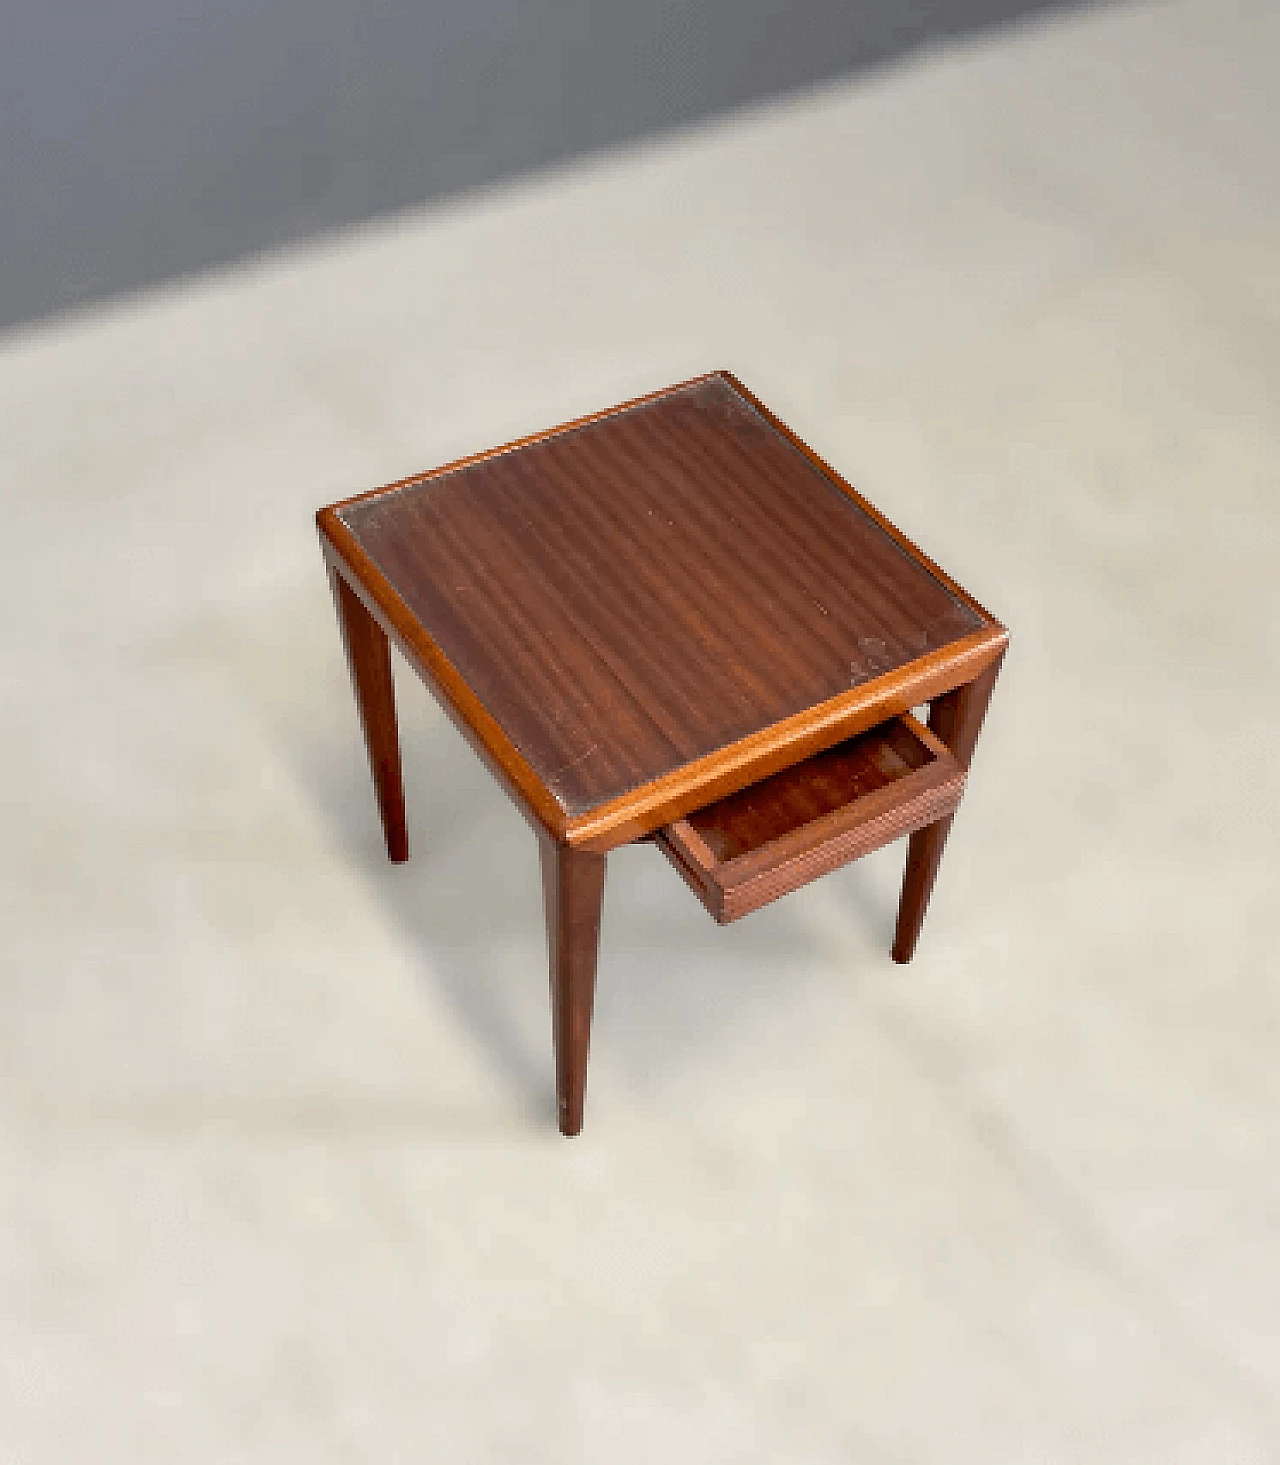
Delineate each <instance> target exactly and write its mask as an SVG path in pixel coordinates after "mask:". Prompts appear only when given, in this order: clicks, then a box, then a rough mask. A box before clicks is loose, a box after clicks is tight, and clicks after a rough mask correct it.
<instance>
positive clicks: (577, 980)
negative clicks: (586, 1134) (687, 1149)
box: [539, 835, 605, 1135]
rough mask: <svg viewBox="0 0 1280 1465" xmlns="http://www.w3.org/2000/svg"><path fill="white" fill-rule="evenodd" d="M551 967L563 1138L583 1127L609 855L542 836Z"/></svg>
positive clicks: (557, 1091)
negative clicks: (597, 963)
mask: <svg viewBox="0 0 1280 1465" xmlns="http://www.w3.org/2000/svg"><path fill="white" fill-rule="evenodd" d="M539 847H540V853H541V857H542V892H543V897H544V899H545V901H546V908H547V949H548V953H549V956H550V964H551V1027H552V1034H553V1037H554V1040H555V1052H556V1117H557V1119H558V1121H559V1124H560V1133H561V1134H569V1135H572V1134H577V1133H578V1131H579V1130H580V1129H581V1128H582V1104H583V1096H584V1095H585V1093H586V1087H587V1050H588V1048H589V1047H590V1044H591V1008H592V1003H593V1001H594V998H595V988H596V953H597V951H598V950H599V946H600V913H601V910H602V908H603V906H604V863H605V857H604V855H598V854H594V853H592V852H591V851H588V850H576V849H572V848H570V846H568V845H567V844H558V843H556V841H555V840H553V839H551V838H550V837H549V836H547V835H542V836H540V838H539Z"/></svg>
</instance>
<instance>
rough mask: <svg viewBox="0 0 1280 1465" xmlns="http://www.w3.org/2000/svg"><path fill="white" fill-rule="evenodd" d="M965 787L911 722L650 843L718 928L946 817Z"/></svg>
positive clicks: (834, 751) (948, 758)
mask: <svg viewBox="0 0 1280 1465" xmlns="http://www.w3.org/2000/svg"><path fill="white" fill-rule="evenodd" d="M964 777H965V775H964V770H963V769H962V768H961V767H960V765H959V764H958V763H957V762H956V760H955V759H954V758H953V757H952V755H951V753H950V752H949V751H948V750H947V748H946V746H945V745H944V744H943V743H942V742H940V741H939V740H938V738H936V737H935V736H934V734H933V733H931V732H930V731H929V729H928V728H927V727H925V726H924V725H923V723H921V722H918V721H917V720H916V719H915V718H914V717H912V716H910V715H909V714H908V715H907V716H904V717H897V718H894V719H893V720H892V721H891V722H886V723H883V724H882V725H881V726H880V727H876V728H872V729H870V730H869V731H868V732H864V733H859V734H858V735H857V737H853V738H850V739H849V740H848V741H847V742H843V743H839V744H837V745H836V746H835V747H834V748H828V749H827V751H826V752H824V753H818V754H815V756H814V757H812V758H808V759H806V760H805V761H804V762H803V763H797V764H796V765H795V766H794V767H793V768H788V769H785V770H784V771H783V772H782V773H777V774H774V776H773V777H772V778H766V779H764V780H763V781H762V782H760V783H757V784H753V785H752V786H751V787H749V788H745V789H742V790H740V791H739V792H738V793H736V794H731V795H730V796H729V797H728V798H725V799H721V800H719V801H718V802H717V803H714V804H708V805H707V807H706V808H705V809H699V810H698V811H697V812H696V813H693V814H690V815H688V816H687V817H686V818H684V819H679V820H677V821H676V822H675V823H674V824H668V825H667V826H666V828H665V829H661V830H659V831H658V834H657V843H658V845H659V847H660V848H661V849H662V850H663V852H664V853H665V854H666V856H667V858H668V859H669V860H670V861H671V863H672V864H673V865H674V866H675V867H676V869H677V870H679V872H680V874H681V875H683V876H684V879H685V881H686V882H687V884H688V885H689V886H690V888H691V889H692V890H693V892H694V894H695V895H697V896H698V898H699V899H700V900H701V901H702V903H703V905H705V906H706V908H707V909H708V910H709V911H710V912H711V914H712V915H713V916H714V917H715V918H716V920H717V921H719V922H721V923H722V924H723V923H724V922H726V921H733V920H736V919H737V918H738V917H739V916H745V915H747V914H748V912H750V911H753V910H756V909H757V908H758V907H759V906H762V905H767V904H768V903H769V902H770V901H772V900H777V899H778V897H779V896H781V895H787V894H788V893H789V892H790V891H792V890H797V889H798V888H799V887H800V886H802V885H807V884H808V883H809V881H811V880H816V879H817V878H818V877H819V876H820V875H826V874H828V873H829V872H830V871H831V870H835V869H837V868H839V866H841V865H846V864H848V863H849V861H850V860H856V859H858V858H859V856H861V855H865V854H869V853H870V852H871V851H872V850H873V849H879V847H880V846H881V845H883V844H887V843H888V842H889V841H890V840H893V839H899V838H901V836H902V835H904V834H909V833H910V832H911V831H912V830H914V829H920V828H921V827H923V826H924V825H926V824H932V823H933V822H934V820H936V819H941V818H942V817H943V816H944V815H946V814H949V813H951V811H952V810H953V809H954V808H955V807H956V805H957V804H958V803H959V802H960V795H961V793H962V792H963V791H964Z"/></svg>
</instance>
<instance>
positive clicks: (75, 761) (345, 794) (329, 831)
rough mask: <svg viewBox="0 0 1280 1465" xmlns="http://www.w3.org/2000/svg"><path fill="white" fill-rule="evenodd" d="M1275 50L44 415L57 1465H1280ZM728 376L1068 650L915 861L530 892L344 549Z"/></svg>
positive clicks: (1010, 50)
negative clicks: (406, 828)
mask: <svg viewBox="0 0 1280 1465" xmlns="http://www.w3.org/2000/svg"><path fill="white" fill-rule="evenodd" d="M1278 66H1280V25H1278V23H1277V12H1276V11H1275V9H1274V8H1273V7H1272V6H1270V5H1269V4H1267V3H1266V0H1254V3H1252V4H1248V3H1246V4H1241V5H1238V6H1234V7H1226V6H1224V5H1222V4H1219V3H1215V0H1205V3H1200V4H1167V5H1162V6H1150V7H1140V8H1131V9H1123V8H1122V9H1113V10H1108V11H1105V12H1097V13H1092V14H1084V15H1078V16H1076V17H1074V18H1071V19H1065V20H1060V21H1057V22H1055V23H1052V24H1047V25H1044V24H1038V25H1035V26H1027V27H1025V28H1023V29H1020V30H1016V31H1012V32H1007V33H1004V34H1003V35H1001V36H999V37H996V38H991V39H988V40H987V41H984V42H983V43H982V44H981V45H979V46H976V47H973V48H971V49H966V50H960V51H955V52H952V53H948V54H946V55H942V56H938V57H933V58H926V59H925V60H923V61H920V62H918V63H915V64H913V65H912V66H911V67H909V68H904V69H900V70H889V71H885V72H883V73H881V74H879V75H877V76H874V77H872V78H869V79H868V78H863V79H862V80H860V81H859V82H857V83H856V84H854V85H852V86H849V87H846V88H843V89H836V90H831V91H827V92H824V93H822V94H821V95H818V96H815V97H813V98H811V99H808V100H806V101H804V102H802V103H799V104H794V105H790V106H787V107H783V108H775V109H771V110H767V111H764V112H761V113H759V114H758V115H755V116H753V117H751V118H748V119H745V120H743V119H739V120H737V121H735V122H732V123H726V124H723V125H720V126H717V127H715V128H712V129H709V130H704V131H700V132H698V133H696V134H691V135H689V136H687V137H685V138H682V139H679V140H676V141H674V142H667V143H664V144H662V145H660V146H655V147H652V148H648V149H646V150H644V151H641V152H638V153H635V154H633V155H629V156H626V157H618V158H613V159H608V160H605V161H601V162H597V163H594V164H591V165H588V166H584V167H580V168H578V169H576V170H573V171H569V172H565V173H563V174H560V175H555V176H550V177H544V178H541V179H537V180H534V181H531V182H528V183H526V184H524V185H522V186H521V187H519V188H517V189H514V190H509V191H505V192H502V193H494V194H492V195H487V196H481V197H477V198H473V199H471V200H469V201H465V202H463V203H461V204H458V205H456V206H454V207H451V208H450V209H448V210H445V211H437V212H430V213H424V214H421V215H416V216H413V217H410V218H407V219H404V220H401V221H399V222H398V223H397V224H396V225H394V226H384V227H380V228H378V229H373V230H369V231H367V232H365V233H363V234H361V235H359V236H355V237H350V238H347V239H345V240H342V241H338V242H336V243H331V244H329V245H326V246H325V247H317V248H316V249H314V250H313V251H311V252H309V253H305V254H299V255H293V256H291V257H289V258H287V259H272V260H268V261H265V262H259V263H258V264H255V265H253V266H246V267H244V268H243V269H241V270H238V271H235V272H231V273H228V274H224V275H221V276H219V277H216V278H211V279H207V280H205V281H202V282H199V283H198V284H196V285H194V286H192V287H191V288H189V289H188V290H186V291H185V292H183V293H181V294H166V295H161V296H156V297H152V298H147V299H144V300H140V301H137V302H133V303H131V304H129V305H127V306H117V307H113V308H112V309H110V310H108V311H103V312H99V313H97V314H92V315H86V316H84V317H82V318H79V319H77V320H74V321H68V322H64V323H63V324H62V325H60V326H58V327H56V328H50V329H47V330H45V331H43V332H41V333H39V334H32V335H28V336H24V337H12V338H10V339H9V340H8V342H7V343H5V344H3V345H0V475H2V476H3V494H4V498H3V522H4V543H5V551H6V552H5V555H4V572H3V575H0V754H2V758H0V768H2V771H0V815H2V822H0V929H2V931H3V940H2V942H0V959H2V961H3V967H2V973H0V1459H2V1460H4V1461H5V1462H6V1465H8V1462H13V1465H72V1462H80V1461H91V1462H93V1465H116V1462H120V1465H124V1462H128V1465H149V1462H165V1465H171V1462H175V1461H181V1462H192V1465H203V1462H225V1461H230V1460H234V1461H236V1462H238V1465H251V1462H253V1465H256V1462H263V1465H266V1462H282V1461H288V1462H293V1461H298V1462H307V1465H327V1462H330V1461H333V1462H347V1461H366V1460H367V1461H377V1462H385V1461H399V1460H415V1461H419V1460H427V1461H465V1462H472V1461H475V1462H504V1465H505V1462H512V1461H519V1462H530V1465H537V1462H544V1461H545V1462H556V1465H563V1462H578V1461H582V1462H588V1461H590V1462H597V1461H609V1462H632V1461H636V1462H640V1461H645V1462H648V1461H654V1460H664V1461H698V1462H708V1461H710V1462H762V1465H763V1462H774V1461H787V1462H789V1465H818V1462H823V1465H826V1462H858V1465H861V1462H869V1465H871V1462H874V1465H878V1462H886V1465H900V1462H901V1465H914V1462H939V1465H942V1462H945V1465H957V1462H969V1461H972V1462H975V1465H977V1462H981V1465H1004V1462H1010V1465H1013V1462H1017V1465H1023V1462H1037V1465H1038V1462H1065V1461H1071V1462H1074V1461H1081V1462H1085V1461H1088V1462H1099V1461H1108V1462H1111V1461H1115V1462H1126V1465H1139V1462H1142V1465H1145V1462H1151V1465H1157V1462H1158V1465H1171V1462H1184V1461H1185V1462H1230V1465H1253V1462H1262V1461H1274V1460H1277V1459H1280V1167H1277V1165H1276V1163H1275V1161H1276V1156H1277V1155H1278V1154H1280V1062H1277V1056H1278V1044H1280V1032H1278V1016H1280V977H1278V967H1280V962H1278V961H1277V955H1276V945H1277V940H1276V935H1275V906H1276V891H1277V888H1278V885H1280V882H1278V880H1277V876H1278V875H1280V859H1278V858H1277V814H1278V811H1280V797H1278V787H1277V785H1278V775H1277V771H1276V770H1277V760H1276V758H1275V756H1274V750H1275V745H1276V739H1275V731H1274V730H1275V726H1276V723H1277V720H1278V718H1280V691H1278V687H1280V678H1277V656H1278V646H1280V597H1277V596H1276V594H1275V579H1276V575H1275V571H1276V555H1277V530H1278V528H1280V491H1278V483H1277V479H1278V470H1277V464H1278V463H1280V408H1278V406H1277V403H1278V402H1280V291H1278V288H1277V281H1278V280H1280V274H1278V273H1277V270H1276V267H1275V265H1276V259H1277V257H1278V253H1280V127H1277V104H1276V101H1275V94H1274V85H1273V83H1274V77H1275V74H1276V71H1277V67H1278ZM719 365H725V366H729V367H731V368H733V369H734V370H736V371H737V372H738V373H739V374H740V375H741V376H742V377H743V379H744V380H745V381H746V382H747V383H748V384H749V385H750V386H751V387H752V388H753V389H754V390H756V391H757V392H759V393H760V394H761V395H762V396H763V397H764V398H765V400H767V401H768V402H769V403H770V404H771V405H772V406H774V407H775V409H776V410H778V411H779V412H780V413H781V414H782V415H783V416H784V417H786V418H787V419H788V420H790V421H791V423H792V424H793V425H794V426H795V427H796V428H797V429H798V430H799V431H800V432H801V433H802V434H803V435H804V436H806V437H808V438H809V439H810V441H812V442H813V443H814V445H815V446H816V447H817V448H818V449H819V451H821V452H823V453H824V454H825V455H826V456H828V457H829V458H831V459H832V460H833V461H834V462H835V463H836V464H837V465H839V466H840V467H841V468H842V469H843V470H844V471H845V472H846V473H847V474H848V475H849V476H850V477H851V478H852V479H853V480H854V481H855V482H856V483H858V484H859V486H860V487H861V488H863V490H864V491H865V492H867V493H868V494H869V496H870V497H871V498H872V499H873V500H874V501H876V502H877V503H878V504H879V505H880V506H881V507H883V508H884V509H885V510H886V511H887V512H888V513H890V515H891V516H892V517H894V518H895V519H896V520H897V521H898V522H899V523H900V524H901V525H902V526H903V527H904V528H905V529H906V530H907V531H908V532H909V533H911V534H913V535H915V536H916V537H918V538H919V539H920V540H921V541H922V542H923V544H924V546H925V547H926V549H927V550H928V551H929V552H930V553H932V554H934V555H935V556H936V557H937V558H938V559H939V560H941V561H942V562H943V563H944V564H946V566H947V567H948V569H950V570H952V571H953V572H954V573H955V574H956V575H957V577H958V578H959V579H960V580H961V581H962V582H963V583H964V584H965V585H966V586H967V587H968V588H970V589H971V590H972V591H973V592H974V593H975V594H976V595H977V596H978V598H979V599H981V600H983V601H984V602H986V603H987V604H989V605H990V606H991V608H992V609H993V610H994V611H995V612H996V613H997V614H999V615H1001V616H1002V617H1003V618H1005V619H1006V620H1007V622H1008V624H1009V625H1010V626H1011V627H1012V628H1013V631H1014V647H1013V651H1012V653H1011V655H1010V658H1009V661H1008V663H1007V666H1006V671H1005V673H1004V676H1003V678H1002V681H1001V685H1000V687H999V689H998V692H997V698H996V701H995V703H994V704H993V709H992V713H991V717H990V719H989V722H988V728H987V731H986V733H985V735H984V741H983V743H982V744H981V745H980V747H979V751H978V757H977V761H976V763H975V767H974V774H973V777H972V780H971V784H970V790H969V794H968V796H967V800H966V805H965V807H964V808H963V809H962V811H961V814H960V817H959V819H958V821H957V824H956V829H955V833H954V835H953V839H952V844H951V848H950V850H949V853H948V858H947V860H946V862H945V863H944V866H943V871H942V876H941V878H940V881H939V886H938V890H937V894H936V896H935V899H934V905H933V909H932V911H931V914H930V918H929V921H928V923H927V924H926V927H925V933H924V938H923V940H922V943H921V949H920V954H919V956H918V957H917V960H916V962H915V963H914V964H913V965H912V966H911V967H909V968H905V969H899V968H896V967H894V966H893V965H892V964H891V963H890V962H889V960H888V956H887V950H888V945H889V937H890V928H891V923H892V912H893V904H894V899H895V895H896V886H897V880H898V876H899V869H900V861H901V853H900V851H898V850H894V851H889V852H887V853H882V854H880V855H877V856H875V857H873V858H872V859H870V860H868V861H866V862H863V863H862V864H860V865H858V866H856V867H854V868H852V869H850V870H846V871H843V872H840V873H839V874H837V875H835V876H832V877H830V878H829V879H827V880H825V881H823V882H821V883H819V884H818V885H816V886H813V887H810V888H809V889H808V890H806V891H805V892H803V893H801V894H799V895H797V896H796V897H793V898H792V899H790V900H788V901H785V902H783V903H782V904H781V905H779V906H776V907H773V908H771V909H769V910H768V911H764V912H761V913H759V914H758V915H756V916H753V917H751V918H749V919H748V920H747V921H745V922H743V923H741V924H740V925H738V926H736V927H731V928H728V929H725V930H718V929H717V928H715V927H714V926H713V925H712V924H711V923H710V921H708V919H707V918H706V916H705V915H704V913H703V912H702V910H701V908H700V907H698V906H697V904H696V903H695V902H694V901H693V900H692V899H691V898H690V896H689V894H688V892H687V891H686V890H685V889H684V888H683V886H682V885H681V883H680V881H679V880H678V879H677V877H676V876H675V874H674V873H673V872H672V871H671V870H670V869H669V868H668V867H667V866H666V864H665V863H664V862H663V861H662V860H661V859H660V857H659V856H658V855H657V854H656V853H655V852H653V851H652V850H648V849H642V850H635V851H626V852H623V853H622V854H621V855H619V856H617V857H616V858H615V859H614V861H613V864H612V869H611V876H610V887H609V893H608V899H607V909H606V921H605V931H604V946H603V958H602V962H601V973H600V987H599V998H598V1013H597V1021H596V1030H595V1042H594V1052H593V1060H592V1070H591V1079H590V1085H589V1092H588V1114H587V1128H586V1132H585V1133H584V1135H583V1137H582V1138H581V1139H580V1140H579V1141H576V1142H573V1143H567V1142H564V1141H561V1140H559V1139H558V1138H557V1137H556V1135H555V1133H554V1130H553V1127H552V1122H551V1107H552V1106H551V1097H550V1071H551V1066H550V1042H549V1028H548V1015H547V1008H546V992H545V967H544V948H543V932H542V927H541V912H540V893H539V890H538V885H537V870H536V860H535V851H534V844H533V840H532V837H531V836H530V834H529V833H528V831H527V829H526V828H525V826H524V824H523V823H522V821H521V820H520V818H519V817H518V816H517V815H516V814H515V812H514V811H513V810H512V809H511V808H510V806H509V805H507V804H506V803H505V801H504V799H503V797H502V795H501V794H500V793H499V792H498V791H497V790H496V788H495V787H494V786H493V785H492V784H491V783H490V782H489V780H488V778H487V775H485V774H484V772H483V770H481V769H480V767H479V766H478V765H477V764H476V763H475V762H474V760H473V759H472V757H471V755H470V754H469V753H468V752H467V750H466V748H465V747H464V746H463V745H462V743H461V742H460V740H459V739H458V737H457V736H456V735H455V734H454V733H453V732H452V730H451V729H450V728H449V727H448V725H447V724H444V723H443V721H442V719H441V718H440V716H439V715H438V714H436V713H435V712H434V711H433V709H432V707H431V705H430V704H429V702H428V699H427V697H426V694H425V693H423V692H422V691H421V690H420V689H418V688H417V687H416V686H415V685H413V684H412V682H411V681H410V679H409V678H408V677H405V678H403V679H402V682H401V685H402V704H403V722H404V730H405V742H406V752H407V776H408V792H409V800H410V819H411V839H412V840H413V841H414V849H415V857H414V859H413V860H412V862H411V863H410V864H409V865H407V866H405V867H403V868H392V867H390V866H388V865H387V864H386V863H385V862H384V861H383V860H382V858H381V855H380V849H379V839H378V831H377V828H376V823H375V818H374V811H373V804H372V798H371V794H370V790H369V787H368V781H367V775H366V771H365V768H364V766H363V762H362V750H361V748H360V744H359V736H358V731H357V724H356V721H355V716H354V711H353V708H352V705H351V700H350V693H349V690H348V686H347V682H346V673H345V669H344V667H343V665H342V662H341V658H340V652H339V643H338V638H337V632H336V629H335V626H334V622H333V615H332V608H331V605H330V602H329V599H328V590H327V586H326V584H325V581H324V576H323V574H322V572H321V567H320V561H319V556H318V553H317V549H316V544H315V538H314V531H313V528H312V524H311V517H310V516H311V513H312V511H313V510H314V508H315V507H316V506H317V505H319V504H321V503H323V502H326V501H328V500H331V499H333V498H336V497H339V496H341V495H343V494H346V493H348V492H352V491H355V490H357V489H360V488H362V487H368V486H372V485H375V484H378V483H381V482H385V481H387V480H390V479H392V478H395V477H397V476H400V475H402V474H405V473H408V472H410V471H413V470H414V469H418V468H422V467H426V466H429V465H431V464H433V463H437V462H440V461H443V460H445V459H448V458H450V457H452V456H456V455H458V454H461V453H464V452H467V451H471V450H475V449H479V448H483V447H485V446H488V445H490V444H492V443H495V442H498V441H502V440H504V439H506V438H509V437H512V436H515V435H517V434H519V433H521V432H524V431H528V430H532V429H536V428H538V427H541V426H544V425H546V424H548V423H550V422H554V421H558V420H561V419H563V418H566V417H568V416H571V415H574V414H577V413H581V412H585V411H589V410H592V409H594V408H597V407H601V406H604V405H606V404H608V403H609V402H610V401H613V400H616V399H618V398H620V397H623V396H626V395H629V394H632V393H635V392H638V391H643V390H646V389H649V388H653V387H656V386H659V385H661V384H662V383H664V382H665V381H668V380H673V379H676V378H679V377H682V376H685V375H689V374H692V373H694V372H696V371H699V370H702V369H705V368H708V367H711V366H719Z"/></svg>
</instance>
